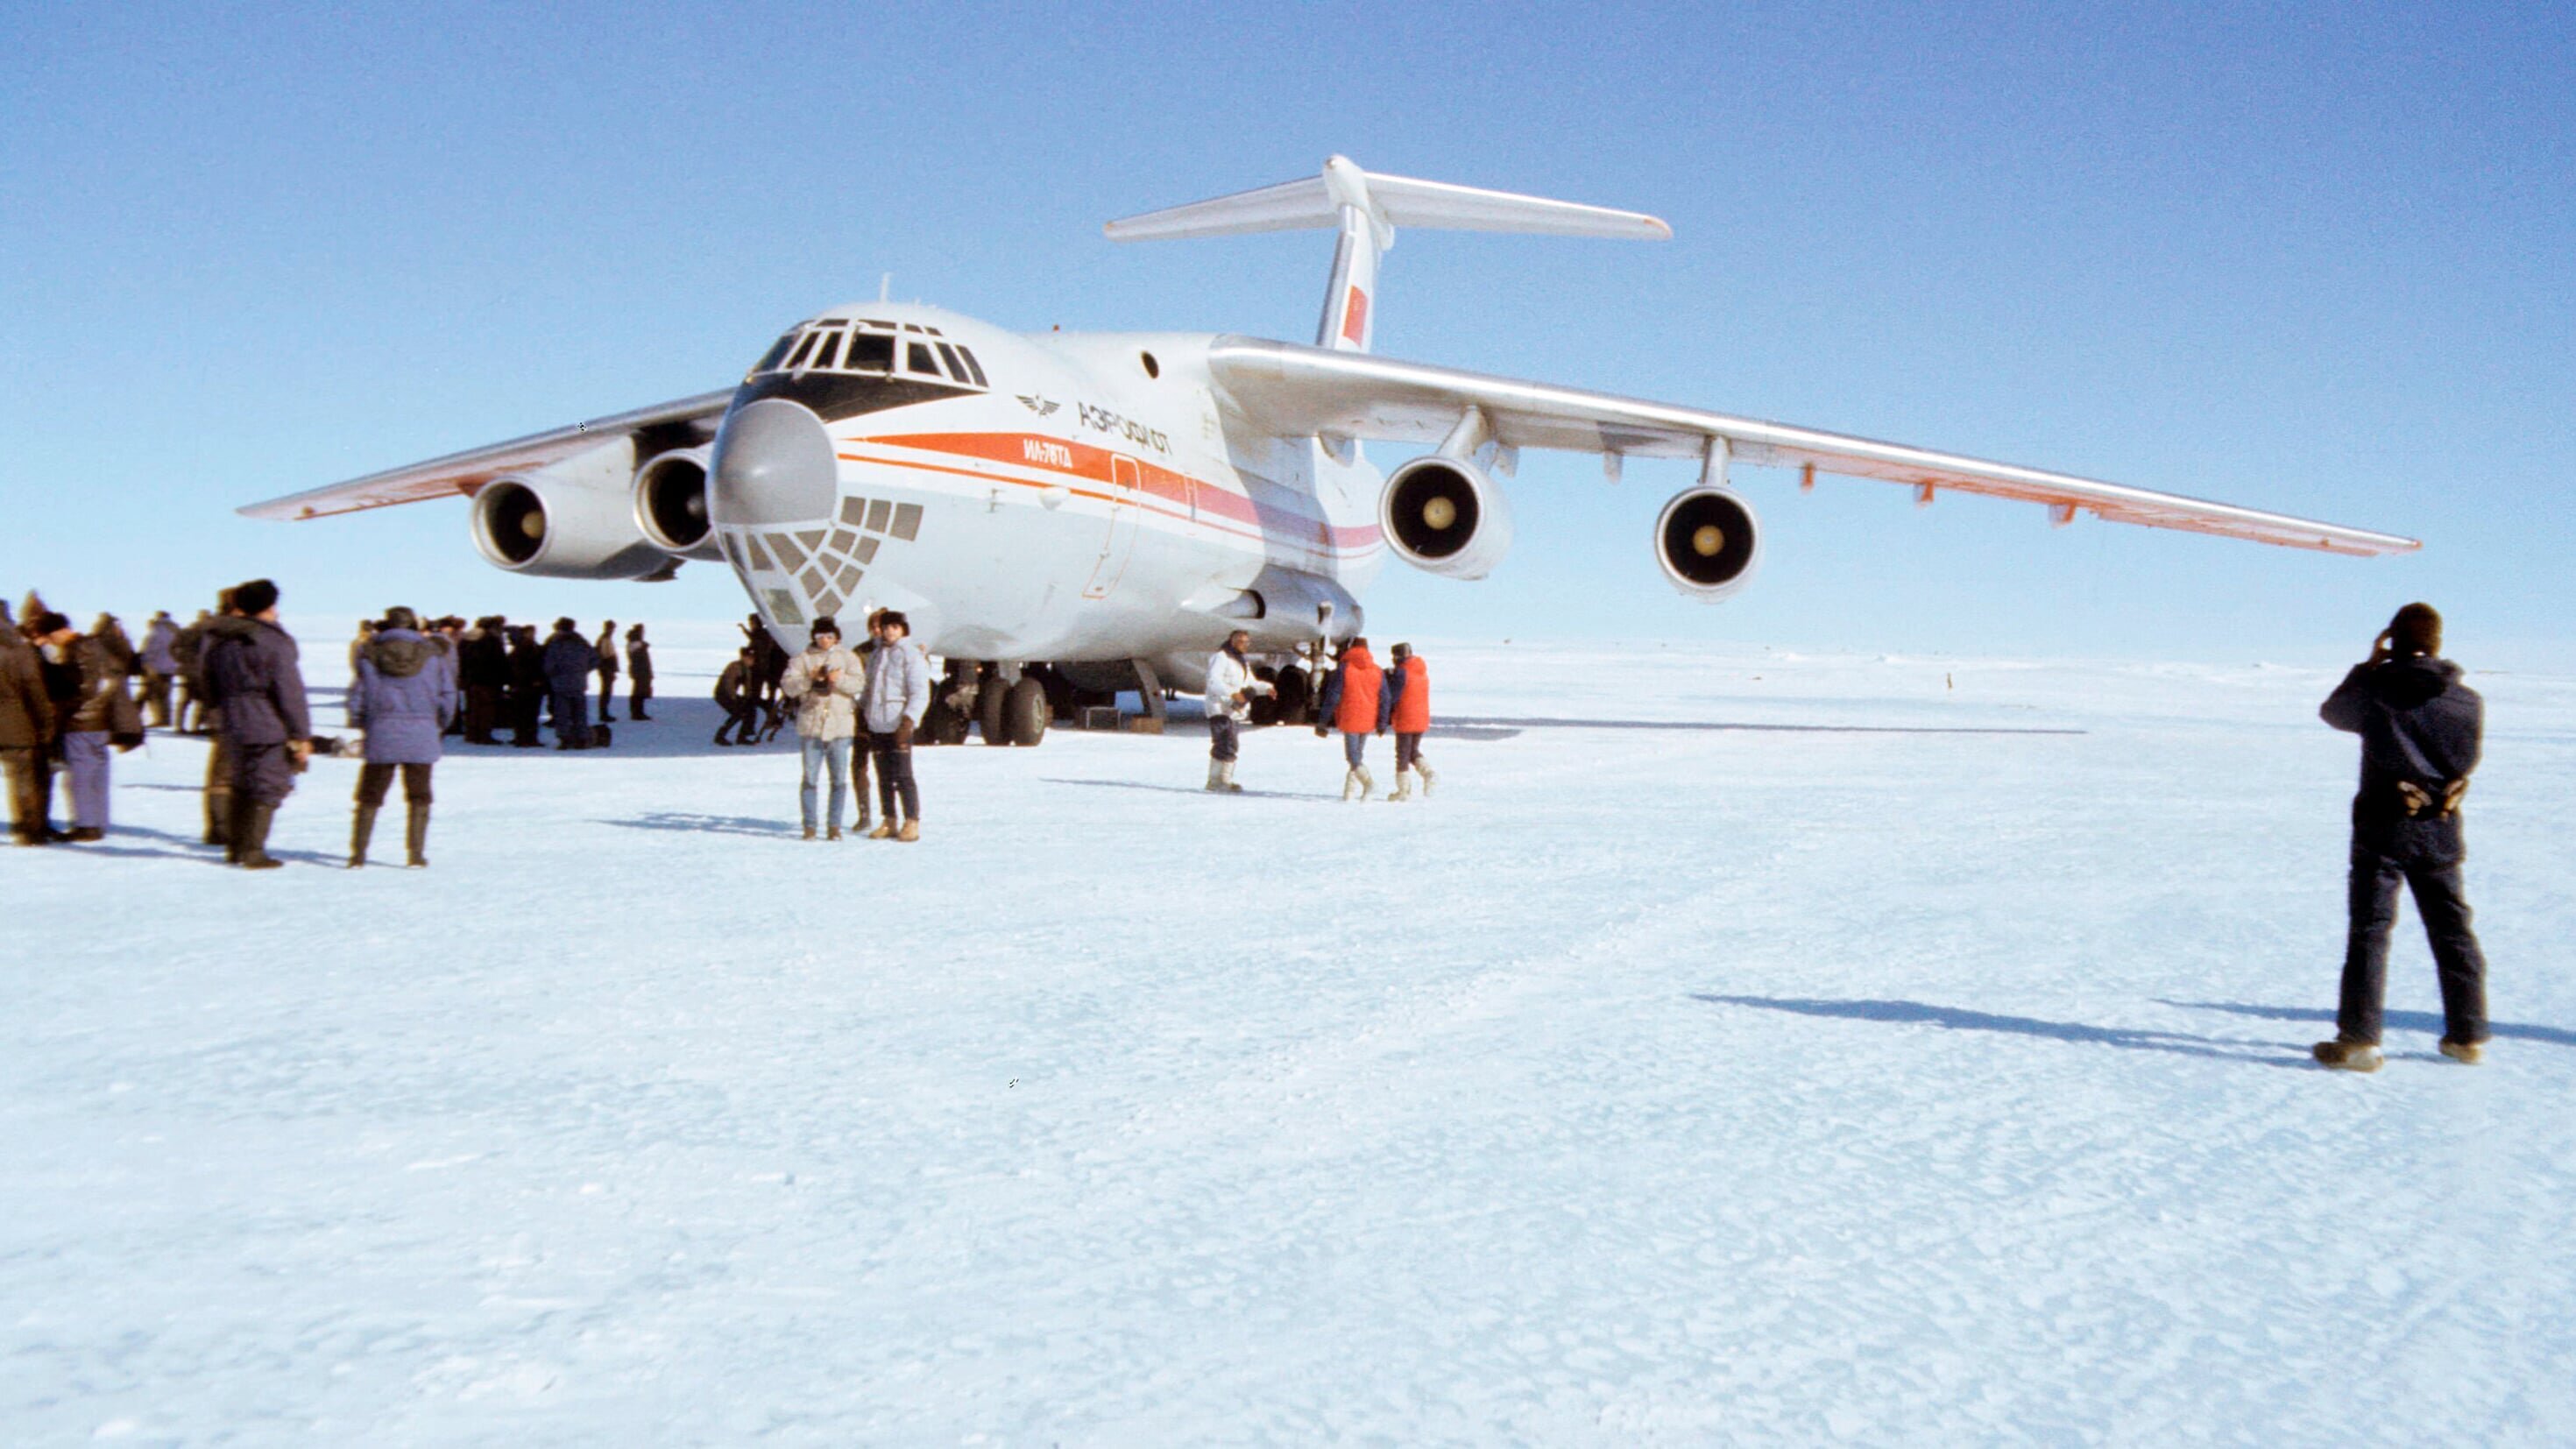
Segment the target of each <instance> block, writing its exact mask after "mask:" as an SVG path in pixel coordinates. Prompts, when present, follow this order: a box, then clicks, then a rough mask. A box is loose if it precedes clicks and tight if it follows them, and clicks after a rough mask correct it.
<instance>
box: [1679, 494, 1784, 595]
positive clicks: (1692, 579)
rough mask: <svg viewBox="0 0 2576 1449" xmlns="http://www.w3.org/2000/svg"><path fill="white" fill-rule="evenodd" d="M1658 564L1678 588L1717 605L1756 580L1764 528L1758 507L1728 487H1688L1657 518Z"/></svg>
mask: <svg viewBox="0 0 2576 1449" xmlns="http://www.w3.org/2000/svg"><path fill="white" fill-rule="evenodd" d="M1655 562H1656V564H1657V565H1659V566H1661V567H1662V569H1663V571H1664V577H1665V578H1667V579H1669V580H1671V581H1672V585H1673V587H1674V588H1676V589H1679V590H1681V591H1682V592H1683V593H1684V594H1687V595H1689V596H1690V597H1691V598H1694V599H1697V600H1699V601H1700V602H1701V603H1704V604H1714V603H1716V602H1717V601H1718V600H1720V599H1723V598H1726V597H1728V596H1729V595H1731V594H1733V593H1735V592H1736V591H1737V590H1738V589H1741V588H1743V587H1744V586H1745V585H1746V584H1748V583H1751V582H1752V581H1753V570H1754V568H1755V567H1756V566H1758V565H1759V564H1760V563H1761V562H1762V527H1761V525H1760V524H1759V523H1758V522H1756V521H1755V519H1754V517H1753V505H1752V504H1750V503H1747V502H1745V501H1744V499H1743V497H1742V496H1741V495H1739V494H1737V493H1735V492H1733V491H1731V490H1728V489H1725V488H1686V489H1684V490H1682V491H1681V492H1679V493H1676V494H1674V495H1673V500H1672V501H1671V502H1670V503H1667V504H1665V505H1664V511H1663V513H1662V515H1661V516H1659V517H1658V518H1656V520H1655Z"/></svg>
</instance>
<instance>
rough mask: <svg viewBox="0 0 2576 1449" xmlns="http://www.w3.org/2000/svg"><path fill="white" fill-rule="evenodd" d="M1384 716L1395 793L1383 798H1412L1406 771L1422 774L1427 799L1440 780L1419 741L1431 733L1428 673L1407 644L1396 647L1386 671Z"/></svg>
mask: <svg viewBox="0 0 2576 1449" xmlns="http://www.w3.org/2000/svg"><path fill="white" fill-rule="evenodd" d="M1386 712H1387V726H1388V727H1389V728H1390V729H1392V730H1394V731H1395V793H1394V794H1392V795H1389V796H1387V797H1386V798H1387V799H1389V800H1410V799H1412V798H1413V780H1412V778H1411V777H1410V776H1409V775H1408V774H1407V773H1406V772H1407V771H1419V772H1420V773H1421V775H1422V793H1423V794H1424V795H1429V794H1430V793H1431V786H1432V784H1433V782H1435V781H1436V780H1438V779H1439V777H1438V776H1436V775H1434V774H1432V773H1431V766H1430V765H1429V764H1428V763H1427V762H1425V761H1424V760H1423V758H1422V737H1423V735H1425V734H1427V733H1429V732H1430V729H1431V671H1430V670H1428V669H1426V668H1424V667H1423V664H1422V656H1421V655H1419V654H1416V653H1414V652H1413V646H1412V645H1410V644H1398V645H1396V646H1395V654H1394V656H1393V662H1392V664H1391V665H1390V667H1389V668H1388V669H1387V671H1386Z"/></svg>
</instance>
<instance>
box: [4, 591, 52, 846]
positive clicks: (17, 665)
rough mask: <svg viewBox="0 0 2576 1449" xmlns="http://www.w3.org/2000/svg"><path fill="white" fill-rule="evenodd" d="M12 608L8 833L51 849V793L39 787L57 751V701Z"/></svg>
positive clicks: (7, 637)
mask: <svg viewBox="0 0 2576 1449" xmlns="http://www.w3.org/2000/svg"><path fill="white" fill-rule="evenodd" d="M8 609H9V606H8V605H7V604H5V603H0V779H5V781H6V783H7V786H8V791H9V830H10V833H11V834H12V835H13V836H15V837H16V838H17V841H18V843H19V844H20V845H50V844H52V843H53V842H54V840H55V838H56V837H55V832H54V830H53V827H52V825H51V823H50V822H48V821H47V819H46V816H47V815H48V814H49V813H50V812H51V811H52V809H53V802H52V800H51V799H50V798H49V797H50V795H51V794H52V791H51V790H50V789H49V788H48V787H47V786H45V785H43V784H41V783H39V782H40V781H42V780H43V778H44V777H43V775H42V773H41V771H40V770H39V768H38V760H39V758H40V757H41V756H42V755H43V754H44V752H45V751H47V750H49V749H51V748H52V747H53V739H54V701H53V696H51V695H49V694H47V693H46V692H45V672H44V667H43V665H42V664H40V663H39V662H38V660H37V656H36V650H35V646H33V645H31V644H29V643H28V642H27V641H26V639H25V637H24V636H22V635H21V634H20V633H19V632H18V629H17V625H16V624H15V623H14V622H13V621H11V620H10V619H9V617H8Z"/></svg>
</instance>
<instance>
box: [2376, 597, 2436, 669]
mask: <svg viewBox="0 0 2576 1449" xmlns="http://www.w3.org/2000/svg"><path fill="white" fill-rule="evenodd" d="M2388 647H2389V650H2390V652H2392V653H2394V654H2395V655H2396V656H2397V657H2398V658H2400V659H2405V658H2410V657H2412V656H2414V655H2417V654H2439V653H2441V652H2442V616H2441V614H2439V613H2438V612H2436V611H2435V610H2434V608H2433V606H2432V605H2430V604H2408V605H2407V606H2406V607H2405V608H2402V609H2400V610H2398V611H2397V617H2396V618H2393V619H2391V620H2389V621H2388Z"/></svg>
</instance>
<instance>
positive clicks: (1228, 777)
mask: <svg viewBox="0 0 2576 1449" xmlns="http://www.w3.org/2000/svg"><path fill="white" fill-rule="evenodd" d="M1225 793H1227V794H1229V795H1240V794H1242V793H1243V787H1242V786H1241V785H1238V784H1236V783H1234V761H1232V760H1228V761H1226V762H1225Z"/></svg>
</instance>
